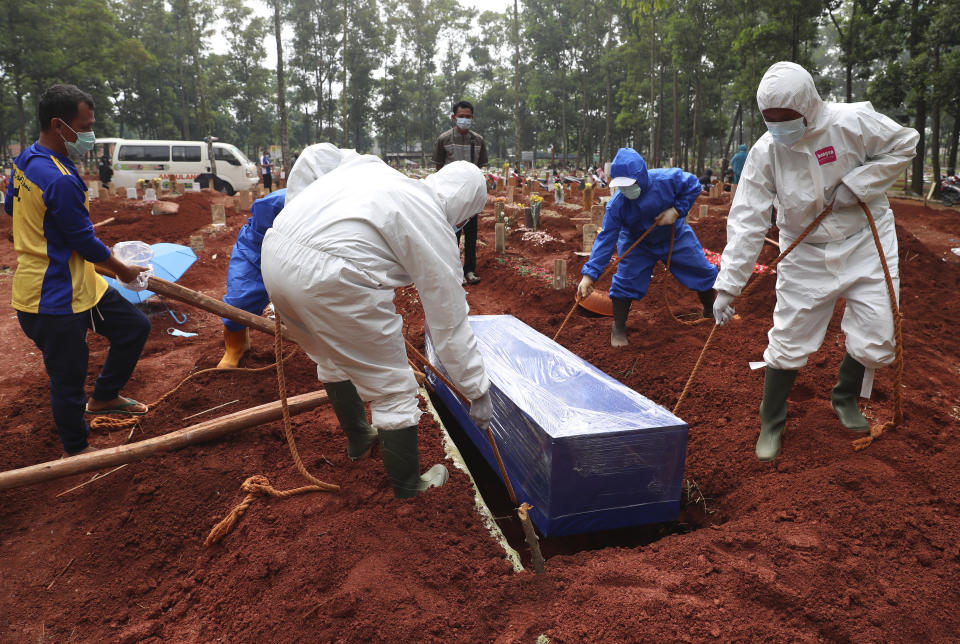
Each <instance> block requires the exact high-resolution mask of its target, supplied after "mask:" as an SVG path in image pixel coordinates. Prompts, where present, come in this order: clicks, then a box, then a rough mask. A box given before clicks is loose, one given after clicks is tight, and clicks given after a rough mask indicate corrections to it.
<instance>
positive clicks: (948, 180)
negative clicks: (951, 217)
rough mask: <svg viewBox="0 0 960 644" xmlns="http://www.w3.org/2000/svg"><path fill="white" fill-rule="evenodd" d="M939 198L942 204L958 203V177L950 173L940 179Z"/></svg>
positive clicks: (959, 184)
mask: <svg viewBox="0 0 960 644" xmlns="http://www.w3.org/2000/svg"><path fill="white" fill-rule="evenodd" d="M940 199H941V201H943V205H944V206H952V205H954V204H960V177H958V176H957V175H950V176H946V177H944V178H943V179H941V180H940Z"/></svg>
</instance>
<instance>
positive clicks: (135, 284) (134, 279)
mask: <svg viewBox="0 0 960 644" xmlns="http://www.w3.org/2000/svg"><path fill="white" fill-rule="evenodd" d="M152 276H153V266H137V265H136V264H124V266H123V269H122V270H118V271H117V281H118V282H120V284H121V285H122V286H123V287H124V288H128V289H130V290H131V291H137V292H140V291H145V290H147V280H149V279H150V278H151V277H152Z"/></svg>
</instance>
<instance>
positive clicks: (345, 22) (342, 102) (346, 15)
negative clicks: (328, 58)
mask: <svg viewBox="0 0 960 644" xmlns="http://www.w3.org/2000/svg"><path fill="white" fill-rule="evenodd" d="M349 17H350V14H349V10H348V8H347V0H344V2H343V49H342V50H341V53H342V54H343V90H341V93H340V97H341V100H340V105H341V111H342V112H343V137H342V138H341V140H342V142H343V144H342V145H341V147H344V148H345V147H348V146H349V145H350V134H349V132H350V122H349V120H350V119H349V116H350V115H349V111H348V109H347V28H348V26H349V25H348V23H349V22H350V21H349Z"/></svg>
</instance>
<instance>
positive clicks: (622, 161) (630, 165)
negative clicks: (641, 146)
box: [610, 148, 650, 192]
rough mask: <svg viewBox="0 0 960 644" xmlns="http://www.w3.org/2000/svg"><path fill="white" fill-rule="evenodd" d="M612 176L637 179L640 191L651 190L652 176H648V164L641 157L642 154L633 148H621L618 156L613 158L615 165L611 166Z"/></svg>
mask: <svg viewBox="0 0 960 644" xmlns="http://www.w3.org/2000/svg"><path fill="white" fill-rule="evenodd" d="M610 176H611V177H613V178H617V177H630V178H632V179H636V181H637V185H638V186H640V190H642V191H643V192H647V191H649V190H650V176H649V175H648V174H647V164H646V162H645V161H644V160H643V157H642V156H640V153H639V152H637V151H636V150H634V149H633V148H620V149H619V150H617V156H615V157H613V163H611V164H610Z"/></svg>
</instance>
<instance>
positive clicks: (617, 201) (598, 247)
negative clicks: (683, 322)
mask: <svg viewBox="0 0 960 644" xmlns="http://www.w3.org/2000/svg"><path fill="white" fill-rule="evenodd" d="M610 176H611V177H623V176H629V177H633V178H634V179H636V180H637V184H638V185H639V186H640V189H641V191H642V192H641V194H640V196H639V197H638V198H636V199H627V198H626V197H625V196H624V195H623V193H621V192H618V193H617V194H615V195H614V196H613V198H612V199H610V201H609V202H607V210H606V212H605V213H604V216H603V229H602V230H601V231H600V234H599V235H597V239H596V241H595V242H594V243H593V248H592V249H591V251H590V259H589V261H587V263H586V264H585V265H584V267H583V269H582V270H581V271H580V272H581V273H582V274H583V275H586V276H588V277H590V278H592V279H594V280H596V279H597V277H598V276H599V275H600V273H602V272H603V270H604V269H605V268H606V267H607V264H609V262H610V257H611V255H613V249H614V246H616V247H617V252H618V253H619V254H623V253H624V252H626V251H627V249H628V248H630V246H631V245H632V244H633V242H635V241H636V240H637V238H639V237H640V235H642V234H643V233H644V232H645V231H646V230H647V229H648V228H650V227H651V226H653V225H654V224H653V221H654V219H656V218H657V216H658V215H659V214H660V213H661V212H663V211H664V210H667V209H668V208H670V207H673V208H676V209H677V212H678V213H679V215H680V216H679V217H677V221H676V222H675V223H674V224H673V228H674V231H675V235H676V238H675V240H674V245H673V257H672V259H671V262H670V272H671V273H673V274H674V276H675V277H676V278H677V280H678V281H679V282H680V283H681V284H683V285H684V286H686V287H687V288H690V289H693V290H695V291H706V290H708V289H711V288H713V283H714V281H715V280H716V278H717V269H716V268H715V267H714V266H713V265H712V264H711V263H710V262H708V261H707V258H706V256H704V253H703V247H702V246H701V245H700V242H699V241H698V240H697V236H696V235H695V234H694V232H693V230H692V229H691V228H690V226H688V225H687V223H686V221H685V220H684V217H686V215H687V212H688V211H689V210H690V207H691V206H692V205H693V202H694V201H695V200H696V199H697V197H698V196H700V189H701V188H700V181H699V180H698V179H697V177H696V176H694V175H692V174H690V173H689V172H684V171H683V170H680V169H678V168H666V169H656V170H649V171H648V170H647V164H646V163H644V161H643V157H641V156H640V155H639V154H638V153H637V152H636V151H635V150H633V149H632V148H620V150H619V151H618V152H617V156H616V157H614V159H613V163H612V164H611V166H610ZM669 252H670V227H669V226H657V228H656V230H654V231H653V232H651V233H650V234H649V235H648V236H647V238H646V239H644V240H643V242H641V243H640V244H639V245H638V246H637V247H636V248H634V249H633V250H632V251H631V252H630V254H629V255H627V256H626V257H625V258H624V259H623V261H622V262H620V264H619V265H618V266H617V273H616V275H614V276H613V284H612V285H611V286H610V297H616V298H628V299H634V300H639V299H640V298H642V297H643V296H644V295H646V293H647V288H648V287H649V286H650V276H651V274H652V272H653V267H654V265H655V264H656V263H657V262H658V261H662V262H664V263H666V261H667V254H668V253H669Z"/></svg>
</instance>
